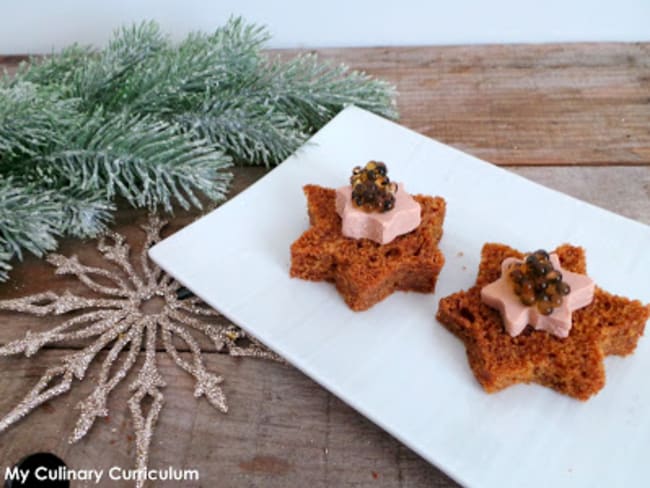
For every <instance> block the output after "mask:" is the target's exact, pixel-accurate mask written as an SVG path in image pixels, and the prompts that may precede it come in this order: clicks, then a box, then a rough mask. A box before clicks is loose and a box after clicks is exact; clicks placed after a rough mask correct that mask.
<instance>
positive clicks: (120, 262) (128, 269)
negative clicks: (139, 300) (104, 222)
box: [97, 232, 143, 289]
mask: <svg viewBox="0 0 650 488" xmlns="http://www.w3.org/2000/svg"><path fill="white" fill-rule="evenodd" d="M109 239H110V240H112V241H113V242H112V244H111V243H109ZM97 249H98V250H99V252H101V253H102V254H103V256H104V258H105V259H106V260H107V261H109V262H111V263H113V264H116V265H117V266H118V267H119V268H121V269H122V271H124V275H125V276H126V277H127V278H128V280H129V281H130V282H131V284H132V285H133V287H134V288H136V289H137V288H141V287H142V286H143V283H142V279H141V278H140V276H139V275H138V274H137V273H136V272H135V270H134V269H133V265H132V264H131V261H130V260H129V254H130V251H131V248H130V246H129V245H128V244H127V242H126V239H125V238H124V236H121V235H120V234H118V233H116V232H106V234H105V235H104V236H103V237H101V238H100V239H99V242H98V243H97Z"/></svg>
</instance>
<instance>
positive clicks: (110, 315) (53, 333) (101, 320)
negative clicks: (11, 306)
mask: <svg viewBox="0 0 650 488" xmlns="http://www.w3.org/2000/svg"><path fill="white" fill-rule="evenodd" d="M125 315H126V314H125V313H120V312H116V311H114V310H96V311H94V312H89V313H85V314H82V315H79V316H77V317H73V318H71V319H70V320H67V321H65V322H63V323H62V324H61V325H59V326H58V327H55V328H53V329H50V330H48V331H45V332H38V333H34V332H31V331H29V330H28V331H27V333H26V334H25V337H24V338H22V339H18V340H16V341H12V342H9V343H8V344H6V345H4V346H2V347H0V356H10V355H12V354H19V353H25V356H26V357H30V356H32V355H34V354H35V353H37V352H38V351H39V349H41V348H42V347H43V346H45V345H46V344H54V343H56V342H63V341H67V340H73V339H86V338H88V337H94V336H97V335H100V334H102V333H103V332H105V331H106V330H108V329H109V328H111V327H113V326H114V325H115V324H116V323H118V322H119V321H120V320H122V319H124V317H125ZM82 324H89V325H87V326H86V327H82V328H79V329H78V330H75V331H73V332H66V331H67V330H68V329H70V328H72V327H76V326H80V325H82Z"/></svg>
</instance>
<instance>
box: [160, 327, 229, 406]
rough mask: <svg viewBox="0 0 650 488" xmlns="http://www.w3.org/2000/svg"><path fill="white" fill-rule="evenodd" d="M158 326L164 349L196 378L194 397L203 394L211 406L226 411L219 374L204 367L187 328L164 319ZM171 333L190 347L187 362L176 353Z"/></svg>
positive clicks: (199, 351)
mask: <svg viewBox="0 0 650 488" xmlns="http://www.w3.org/2000/svg"><path fill="white" fill-rule="evenodd" d="M160 326H161V328H162V340H163V345H164V346H165V350H166V351H167V353H168V354H169V355H170V356H171V357H172V359H173V360H174V362H175V363H176V364H177V365H178V366H180V367H181V368H182V369H184V370H185V371H186V372H187V373H189V374H190V375H192V376H193V377H194V379H195V380H196V387H195V388H194V397H195V398H199V397H201V396H202V395H205V396H206V398H207V399H208V401H209V402H210V403H211V404H212V406H213V407H215V408H217V409H219V410H221V411H222V412H224V413H225V412H227V411H228V405H227V404H226V397H225V395H224V394H223V391H222V389H221V387H220V386H219V385H220V384H221V383H222V382H223V378H222V377H221V376H217V375H215V374H213V373H210V372H209V371H208V370H207V369H205V365H204V364H203V360H202V359H201V348H200V347H199V345H198V344H197V343H196V341H195V340H194V338H193V337H192V336H191V335H190V333H189V332H187V330H185V329H183V328H182V327H178V326H177V325H175V324H173V323H172V322H171V321H169V320H167V319H164V320H162V321H161V323H160ZM172 333H173V334H175V335H176V337H179V338H181V339H182V340H183V342H185V344H187V347H188V348H189V349H190V352H191V354H192V362H191V363H190V362H188V361H186V360H185V359H183V358H182V357H181V355H180V354H178V350H177V349H176V347H175V346H174V342H173V340H172Z"/></svg>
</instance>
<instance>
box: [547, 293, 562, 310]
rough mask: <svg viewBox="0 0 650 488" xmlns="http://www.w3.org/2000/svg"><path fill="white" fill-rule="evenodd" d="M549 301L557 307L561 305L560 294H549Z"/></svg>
mask: <svg viewBox="0 0 650 488" xmlns="http://www.w3.org/2000/svg"><path fill="white" fill-rule="evenodd" d="M550 301H551V303H552V304H553V306H554V307H559V306H560V305H562V296H561V295H558V294H557V293H556V294H554V295H551V300H550Z"/></svg>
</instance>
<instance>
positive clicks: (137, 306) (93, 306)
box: [0, 216, 279, 487]
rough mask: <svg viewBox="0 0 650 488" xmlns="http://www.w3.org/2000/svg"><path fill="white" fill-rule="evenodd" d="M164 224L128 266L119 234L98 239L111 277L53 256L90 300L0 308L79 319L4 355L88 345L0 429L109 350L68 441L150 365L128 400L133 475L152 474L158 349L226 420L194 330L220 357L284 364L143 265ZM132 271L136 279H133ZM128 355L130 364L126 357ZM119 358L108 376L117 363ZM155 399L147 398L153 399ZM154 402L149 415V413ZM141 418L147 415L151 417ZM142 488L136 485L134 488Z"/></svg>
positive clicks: (1, 351)
mask: <svg viewBox="0 0 650 488" xmlns="http://www.w3.org/2000/svg"><path fill="white" fill-rule="evenodd" d="M165 225H166V222H164V221H162V220H160V219H159V218H158V217H156V216H151V217H150V218H149V220H148V222H147V223H146V224H145V225H143V226H142V228H143V230H144V231H145V233H146V241H145V243H144V245H143V247H142V250H141V252H140V253H139V255H138V257H137V258H136V259H135V260H134V261H138V263H136V262H132V260H131V255H130V254H131V252H130V246H129V244H128V243H127V242H126V239H125V238H124V237H123V236H122V235H120V234H117V233H114V232H112V233H107V234H106V235H105V236H104V237H102V238H101V239H100V240H99V242H98V246H97V249H98V250H99V252H100V253H101V254H102V256H103V258H104V259H105V260H106V262H107V263H109V264H111V265H113V267H112V269H108V268H103V267H94V266H86V265H84V264H82V263H81V262H79V260H78V258H77V257H76V256H74V255H73V256H72V257H65V256H61V255H58V254H52V255H50V256H48V261H49V263H50V264H52V265H53V266H54V267H55V268H56V274H57V275H74V276H76V278H77V279H78V280H79V281H80V282H81V283H83V284H84V285H85V287H87V288H88V289H89V290H90V291H92V292H94V294H96V295H98V296H97V297H96V298H89V297H84V296H79V295H75V294H73V293H71V292H69V291H65V292H63V293H62V294H58V293H55V292H52V291H49V292H45V293H39V294H36V295H31V296H27V297H23V298H18V299H13V300H3V301H0V310H9V311H15V312H21V313H26V314H31V315H34V316H51V315H66V314H71V315H73V316H72V317H71V318H69V319H68V320H66V321H64V322H63V323H62V324H60V325H58V326H57V327H54V328H52V329H50V330H48V331H45V332H39V333H33V332H30V331H27V333H26V334H25V337H24V338H22V339H19V340H16V341H13V342H10V343H8V344H7V345H5V346H3V347H0V356H9V355H13V354H21V353H22V354H25V356H27V357H30V356H32V355H34V354H36V353H37V352H38V351H39V349H41V348H42V347H43V346H46V345H48V344H53V343H59V342H64V341H70V340H78V339H86V340H88V345H86V346H85V347H83V348H82V349H81V350H79V351H76V352H73V353H70V354H68V355H67V356H66V357H65V358H64V359H63V360H62V362H61V364H59V365H57V366H54V367H51V368H49V369H48V370H47V371H45V373H44V374H43V376H42V377H41V378H40V380H39V381H38V383H37V384H36V385H35V386H34V388H33V389H32V390H31V391H30V392H29V393H28V394H27V395H26V396H25V398H23V400H22V401H21V402H19V403H18V405H16V407H15V408H14V409H13V410H12V411H11V412H9V413H8V414H7V415H5V417H4V418H2V419H1V420H0V432H2V431H4V430H6V429H7V428H8V427H9V426H11V425H12V424H14V423H15V422H17V421H18V420H20V419H21V418H22V417H24V416H26V415H27V414H29V413H30V412H31V411H33V410H34V409H35V408H37V407H38V406H39V405H41V404H43V403H44V402H46V401H48V400H51V399H52V398H54V397H57V396H59V395H62V394H63V393H66V392H67V391H68V390H70V388H71V385H72V381H73V380H74V379H77V380H79V381H81V380H83V378H84V376H85V374H86V371H87V369H88V367H89V365H90V364H91V362H92V361H93V360H94V359H95V357H96V355H97V354H98V353H99V352H100V351H102V350H103V349H105V348H106V349H108V354H107V356H106V358H105V359H104V362H103V363H102V365H101V370H100V372H99V376H98V380H97V385H96V387H95V388H94V390H93V391H92V393H91V394H90V395H89V396H88V397H87V398H86V399H84V400H82V401H81V402H79V404H78V405H77V408H78V409H79V410H80V414H79V418H78V421H77V424H76V427H75V429H74V432H73V433H72V434H71V436H70V438H69V440H70V442H71V443H73V442H76V441H78V440H80V439H81V438H83V437H84V436H85V435H86V434H87V433H88V431H89V430H90V428H91V427H92V426H93V424H94V422H95V419H96V418H97V417H106V416H107V415H108V408H107V405H106V402H107V400H108V396H109V394H110V393H111V391H112V390H113V389H114V388H115V387H116V386H117V385H118V384H119V383H120V382H121V381H122V380H124V379H125V378H126V377H127V375H129V373H131V372H132V371H131V370H132V368H133V366H134V365H135V363H136V360H137V359H138V357H139V356H140V355H141V354H144V363H143V365H142V367H141V368H140V370H139V371H138V372H137V374H135V373H134V376H135V378H134V379H133V381H132V383H131V385H130V390H131V391H132V395H131V397H130V399H129V401H128V405H129V409H130V411H131V416H132V420H133V427H134V430H135V441H136V468H137V469H141V470H146V469H147V467H148V458H149V447H150V445H151V438H152V435H153V432H154V428H155V425H156V421H157V419H158V415H159V413H160V411H161V409H162V406H163V402H164V397H163V393H162V389H163V388H164V387H165V380H164V379H163V377H162V376H161V375H160V373H159V371H158V367H157V364H156V344H157V343H158V342H159V341H160V343H162V345H163V348H164V350H165V351H166V352H167V354H168V355H169V356H170V357H171V358H172V360H173V361H174V362H175V363H176V365H177V366H178V367H179V368H181V369H182V370H184V371H186V372H187V373H188V374H190V375H191V376H192V377H193V378H194V380H195V389H194V396H195V397H196V398H199V397H202V396H205V397H206V399H207V401H208V402H209V403H210V404H211V405H212V406H213V407H215V408H216V409H217V410H219V411H221V412H224V413H225V412H227V411H228V406H227V403H226V397H225V395H224V393H223V390H222V389H221V383H222V381H223V378H222V377H221V376H219V375H217V374H215V373H213V372H210V371H208V370H207V369H206V367H205V364H204V361H203V358H202V351H201V347H200V346H199V344H198V342H197V341H196V340H195V338H194V337H193V335H192V333H190V330H193V331H195V332H199V333H202V334H204V335H205V336H207V337H208V338H209V339H210V340H211V341H212V342H213V344H214V346H215V348H216V350H217V351H226V352H227V353H228V354H230V355H232V356H254V357H262V358H267V359H275V360H277V359H279V358H278V357H277V356H276V355H275V354H273V353H272V352H270V351H268V350H267V349H266V348H264V347H263V346H262V345H261V344H260V343H259V342H257V341H256V340H255V339H254V338H252V337H247V338H246V344H245V345H240V343H241V342H242V341H241V339H243V338H244V337H245V334H244V332H243V331H241V330H240V329H238V328H237V327H235V326H232V325H220V324H216V323H215V320H214V319H215V317H218V315H219V314H218V313H217V312H216V311H214V310H213V309H211V308H209V307H208V306H207V305H205V304H204V303H203V302H201V301H200V300H199V299H198V298H197V297H194V296H192V297H189V298H186V299H180V298H179V297H178V290H179V288H180V285H179V284H178V283H177V282H176V281H175V280H174V279H173V278H172V277H170V276H169V275H167V274H166V273H164V272H163V271H162V270H161V269H160V268H158V267H157V266H156V265H155V264H153V263H152V262H151V261H149V259H148V257H147V251H148V249H149V248H150V247H151V246H152V245H153V244H155V243H156V242H158V241H159V240H160V231H161V230H162V228H163V227H164V226H165ZM136 264H137V265H139V268H140V270H139V271H138V270H136ZM155 297H158V298H159V301H160V302H161V303H162V306H161V307H160V310H159V311H157V312H156V313H147V312H145V311H143V306H144V305H145V304H146V303H147V302H148V301H150V300H151V299H153V298H155ZM175 341H180V342H181V343H183V344H185V346H186V347H187V349H188V350H189V351H190V353H191V360H186V359H184V358H183V357H182V355H181V354H180V353H179V349H178V348H177V346H176V344H175ZM124 355H125V356H124ZM120 356H122V357H123V359H122V361H121V364H120V365H119V367H117V369H116V370H115V371H114V372H113V373H112V374H111V369H112V367H113V365H114V363H115V362H116V361H117V360H118V357H120ZM147 397H149V398H147ZM149 400H150V406H149V407H148V409H145V407H144V404H145V403H146V401H149ZM145 410H147V411H146V412H145ZM143 484H144V481H143V480H139V481H138V482H137V483H136V486H138V487H140V486H142V485H143Z"/></svg>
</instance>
